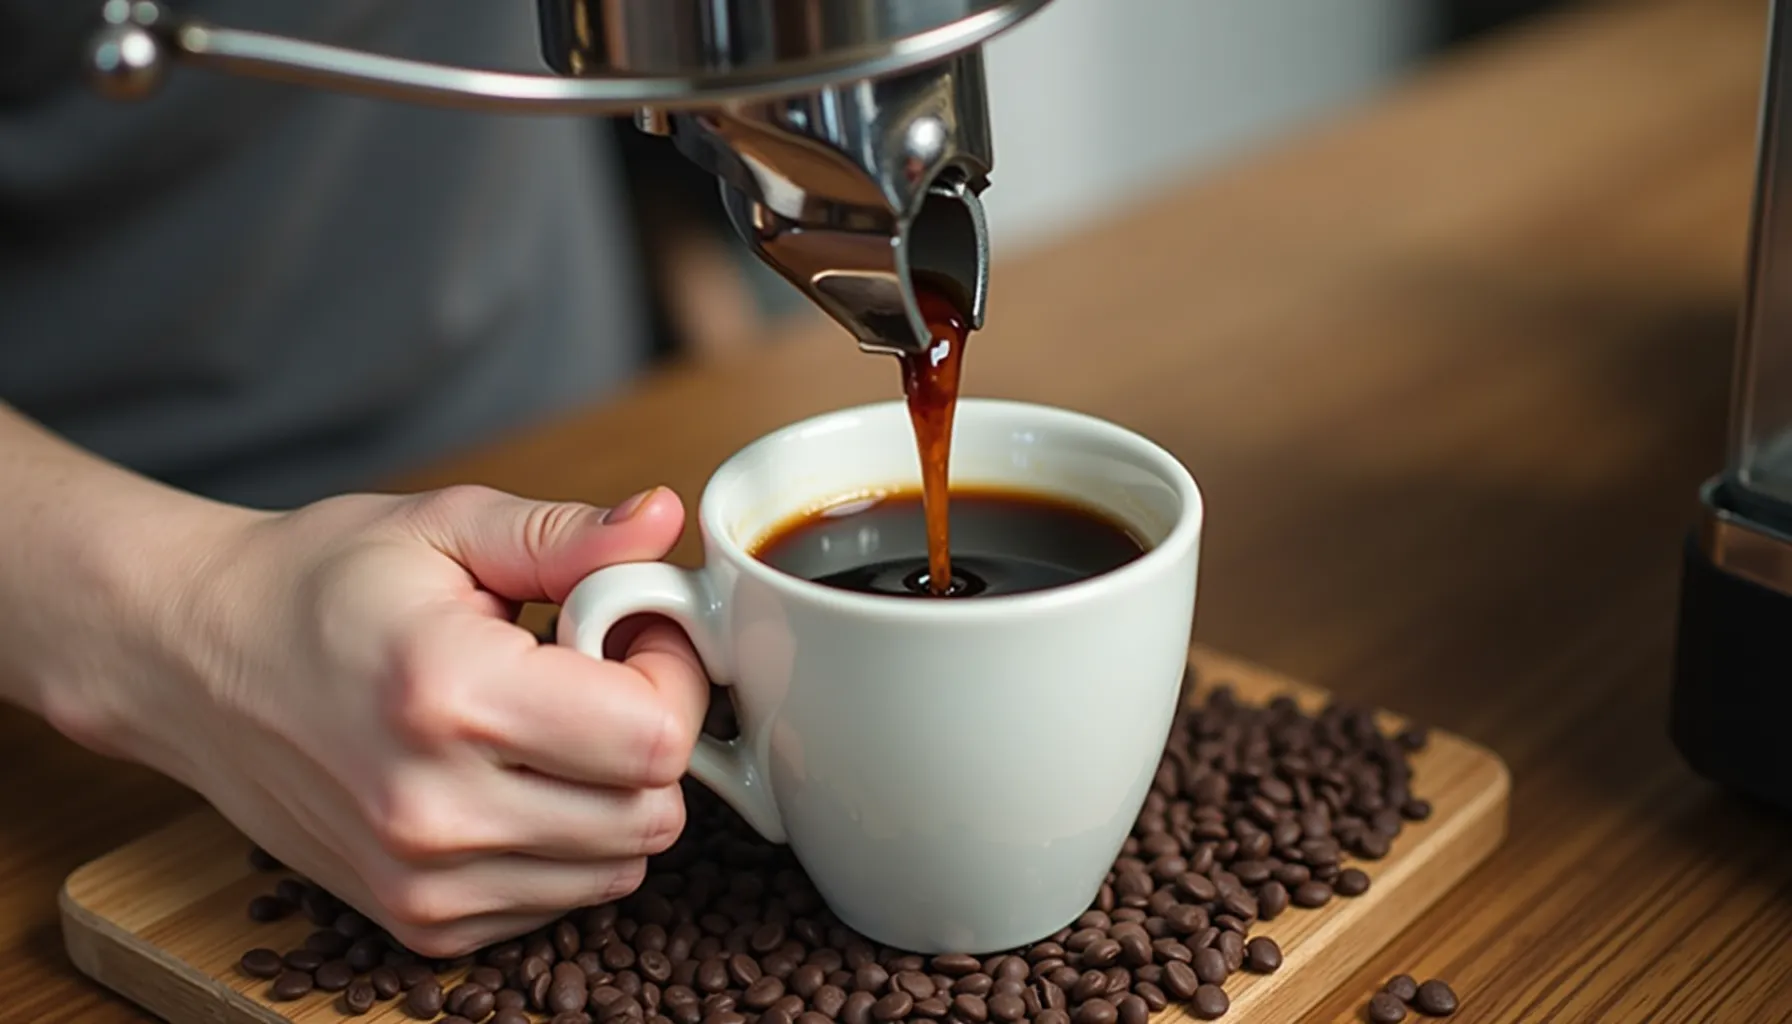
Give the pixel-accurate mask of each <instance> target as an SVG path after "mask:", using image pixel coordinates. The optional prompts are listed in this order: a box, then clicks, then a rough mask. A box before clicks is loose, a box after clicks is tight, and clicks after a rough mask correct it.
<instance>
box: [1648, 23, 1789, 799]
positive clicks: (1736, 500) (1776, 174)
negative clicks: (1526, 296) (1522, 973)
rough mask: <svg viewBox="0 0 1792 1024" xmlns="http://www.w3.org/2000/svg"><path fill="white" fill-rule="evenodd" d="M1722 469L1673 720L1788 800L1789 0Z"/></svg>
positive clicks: (1765, 88)
mask: <svg viewBox="0 0 1792 1024" xmlns="http://www.w3.org/2000/svg"><path fill="white" fill-rule="evenodd" d="M1769 26H1770V27H1769V30H1768V41H1767V61H1766V75H1765V77H1764V79H1763V84H1762V94H1761V109H1760V126H1759V142H1758V154H1757V171H1756V180H1755V202H1754V212H1753V218H1752V221H1753V222H1752V225H1751V228H1750V240H1749V247H1750V248H1749V271H1748V281H1747V289H1746V293H1745V300H1744V304H1743V309H1742V319H1741V330H1740V333H1739V336H1738V338H1737V343H1736V352H1735V369H1734V385H1733V391H1732V398H1731V409H1730V426H1731V429H1730V443H1729V451H1728V455H1727V459H1726V463H1727V465H1726V466H1725V468H1724V470H1723V471H1722V472H1721V473H1719V474H1717V475H1716V476H1714V477H1712V478H1711V479H1710V480H1709V481H1707V482H1706V484H1705V485H1704V487H1703V488H1702V489H1701V491H1700V495H1699V497H1700V499H1701V500H1700V505H1699V513H1698V523H1697V525H1696V526H1695V527H1694V529H1693V530H1692V531H1691V534H1690V536H1689V537H1688V539H1687V542H1686V545H1685V551H1684V553H1683V566H1684V575H1683V580H1682V585H1681V599H1680V622H1679V634H1678V638H1677V639H1678V650H1677V653H1676V660H1675V666H1674V673H1675V674H1674V679H1673V689H1672V695H1671V711H1670V723H1669V726H1670V732H1671V734H1672V736H1673V739H1674V742H1675V744H1676V745H1677V746H1678V747H1679V749H1680V751H1681V753H1682V755H1683V756H1684V757H1685V758H1686V760H1687V761H1688V763H1690V764H1691V765H1692V767H1693V768H1694V769H1695V770H1697V771H1699V772H1700V773H1701V774H1703V775H1705V776H1707V777H1709V778H1711V779H1713V780H1716V781H1717V782H1719V783H1722V784H1723V785H1725V786H1727V787H1729V788H1732V789H1735V790H1738V791H1740V792H1743V793H1746V794H1748V795H1750V796H1752V797H1755V798H1756V799H1760V800H1763V801H1766V802H1768V803H1770V804H1773V805H1776V806H1779V807H1781V808H1785V809H1789V810H1792V744H1788V743H1787V742H1786V731H1787V723H1788V722H1792V0H1773V3H1772V7H1771V19H1770V23H1769Z"/></svg>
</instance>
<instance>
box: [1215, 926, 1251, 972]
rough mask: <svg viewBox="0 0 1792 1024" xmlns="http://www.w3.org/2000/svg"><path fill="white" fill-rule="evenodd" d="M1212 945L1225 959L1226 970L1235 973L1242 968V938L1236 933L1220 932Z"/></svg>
mask: <svg viewBox="0 0 1792 1024" xmlns="http://www.w3.org/2000/svg"><path fill="white" fill-rule="evenodd" d="M1213 944H1214V947H1215V948H1216V949H1218V950H1219V951H1220V955H1221V956H1223V957H1225V958H1226V970H1228V971H1236V970H1238V969H1239V968H1241V967H1243V966H1244V936H1242V935H1240V934H1238V933H1237V932H1221V933H1220V937H1219V938H1218V939H1215V940H1214V943H1213Z"/></svg>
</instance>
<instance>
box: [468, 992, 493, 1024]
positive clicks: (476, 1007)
mask: <svg viewBox="0 0 1792 1024" xmlns="http://www.w3.org/2000/svg"><path fill="white" fill-rule="evenodd" d="M462 987H463V988H466V989H467V990H468V991H467V994H466V996H465V997H464V998H463V999H461V1003H460V1015H461V1016H462V1017H465V1018H467V1019H468V1020H470V1021H473V1022H474V1024H478V1022H479V1021H482V1020H484V1019H485V1018H487V1017H490V1016H491V1015H492V1011H493V1010H494V1009H496V1008H497V1004H498V998H497V996H495V995H493V994H492V990H491V989H489V988H486V987H485V986H484V985H474V984H472V983H470V982H469V983H468V984H467V985H465V986H462Z"/></svg>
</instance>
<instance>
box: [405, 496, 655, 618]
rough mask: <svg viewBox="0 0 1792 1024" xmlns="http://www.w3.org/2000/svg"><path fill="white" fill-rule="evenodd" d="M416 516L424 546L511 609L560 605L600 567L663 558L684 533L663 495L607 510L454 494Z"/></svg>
mask: <svg viewBox="0 0 1792 1024" xmlns="http://www.w3.org/2000/svg"><path fill="white" fill-rule="evenodd" d="M417 512H418V515H417V517H416V519H415V520H413V521H414V522H416V524H417V526H418V532H419V533H420V534H421V535H422V538H423V540H424V541H425V542H426V543H428V544H430V545H431V546H433V547H435V548H436V549H437V550H438V551H440V552H442V553H443V554H445V555H447V556H448V557H450V558H452V559H454V560H455V561H456V562H459V563H460V564H461V565H462V566H464V567H465V568H466V569H467V571H468V572H470V573H472V574H473V577H474V578H475V579H476V580H478V581H479V585H480V586H481V587H482V588H484V589H486V590H489V591H491V592H492V593H494V594H497V595H498V596H499V597H502V598H504V599H506V600H509V601H548V602H553V603H556V604H558V603H560V602H563V601H564V600H565V599H566V595H567V593H568V592H570V591H571V590H572V588H573V587H574V585H576V584H577V583H578V582H579V581H580V580H582V579H584V578H585V577H586V576H588V575H590V574H591V573H593V572H595V571H597V570H598V569H601V568H603V567H604V566H607V565H615V564H617V563H619V562H651V561H657V560H658V559H661V558H664V557H666V554H667V553H668V552H670V551H671V550H672V546H673V545H674V544H676V543H678V537H679V535H680V534H681V533H683V532H684V503H683V502H681V501H679V499H678V495H677V494H675V493H673V491H672V490H671V489H670V488H666V487H655V488H653V489H652V490H648V491H642V492H641V493H640V494H637V495H635V496H634V497H632V498H629V499H628V500H626V501H623V502H621V503H620V504H618V505H616V506H615V507H614V508H609V509H603V508H598V507H595V506H592V505H586V504H583V503H580V502H572V501H530V500H528V499H526V498H519V497H517V496H515V495H512V494H506V493H504V492H502V491H497V490H492V489H490V488H484V487H468V488H454V489H452V490H449V491H440V492H437V493H436V494H435V495H432V496H431V497H430V498H426V499H424V501H423V502H422V504H421V505H420V506H419V508H418V509H417Z"/></svg>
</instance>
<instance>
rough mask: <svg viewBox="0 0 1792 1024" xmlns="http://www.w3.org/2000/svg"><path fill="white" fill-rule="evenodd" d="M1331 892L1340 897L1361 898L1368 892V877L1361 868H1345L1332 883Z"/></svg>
mask: <svg viewBox="0 0 1792 1024" xmlns="http://www.w3.org/2000/svg"><path fill="white" fill-rule="evenodd" d="M1332 891H1333V892H1335V893H1337V894H1338V895H1340V896H1361V895H1362V894H1363V893H1366V892H1368V891H1369V875H1368V873H1367V872H1365V871H1363V870H1362V869H1361V868H1345V869H1344V870H1342V871H1340V872H1338V877H1337V879H1336V880H1335V881H1333V882H1332Z"/></svg>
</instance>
